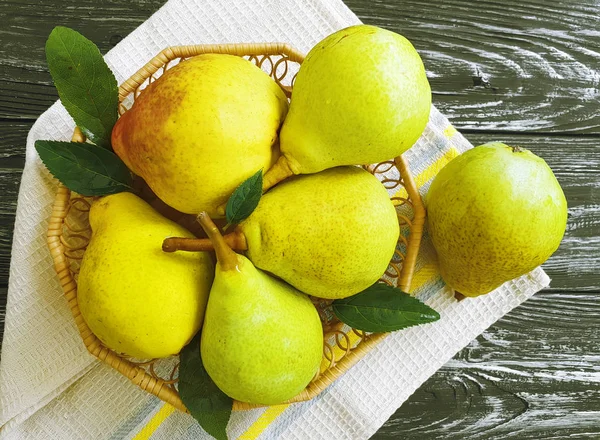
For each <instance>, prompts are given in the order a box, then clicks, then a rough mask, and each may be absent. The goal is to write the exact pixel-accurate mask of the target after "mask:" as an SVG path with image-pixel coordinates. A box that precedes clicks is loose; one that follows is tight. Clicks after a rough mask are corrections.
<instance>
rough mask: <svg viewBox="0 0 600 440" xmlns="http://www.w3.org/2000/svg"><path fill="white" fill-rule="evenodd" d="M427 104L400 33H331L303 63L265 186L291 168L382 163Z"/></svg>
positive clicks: (364, 28)
mask: <svg viewBox="0 0 600 440" xmlns="http://www.w3.org/2000/svg"><path fill="white" fill-rule="evenodd" d="M430 108H431V89H430V87H429V82H428V81H427V76H426V73H425V68H424V66H423V62H422V61H421V58H420V57H419V54H418V53H417V51H416V50H415V48H414V47H413V46H412V44H411V43H410V42H409V41H408V40H407V39H406V38H404V37H403V36H401V35H398V34H396V33H394V32H390V31H387V30H385V29H381V28H378V27H375V26H369V25H358V26H351V27H348V28H345V29H342V30H340V31H337V32H335V33H333V34H331V35H329V36H328V37H326V38H325V39H324V40H322V41H321V42H319V43H317V44H316V45H315V46H314V47H313V48H312V50H311V51H310V52H309V53H308V55H307V56H306V59H305V60H304V62H303V63H302V65H301V67H300V70H299V72H298V75H297V77H296V80H295V82H294V88H293V91H292V98H291V103H290V111H289V114H288V116H287V118H286V119H285V122H284V124H283V127H282V129H281V141H280V144H281V145H280V147H281V153H282V156H281V157H280V158H279V160H278V162H277V164H276V165H275V166H274V167H273V168H272V169H271V170H269V172H267V174H266V175H265V179H264V188H265V189H267V188H270V187H271V186H273V185H274V184H275V183H277V182H278V181H280V180H283V179H284V178H285V177H287V176H289V175H291V174H309V173H315V172H318V171H321V170H324V169H326V168H331V167H335V166H339V165H363V164H371V163H376V162H382V161H385V160H389V159H392V158H394V157H396V156H399V155H401V154H402V153H403V152H404V151H406V150H407V149H409V148H410V147H411V146H412V145H413V144H414V143H415V142H416V141H417V139H418V138H419V137H420V136H421V134H422V133H423V130H424V128H425V125H426V124H427V121H428V120H429V111H430Z"/></svg>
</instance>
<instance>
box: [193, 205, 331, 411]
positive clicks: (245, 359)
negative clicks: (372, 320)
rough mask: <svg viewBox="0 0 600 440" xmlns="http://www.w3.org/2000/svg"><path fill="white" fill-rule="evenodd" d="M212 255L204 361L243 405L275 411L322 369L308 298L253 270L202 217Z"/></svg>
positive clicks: (319, 331) (319, 333)
mask: <svg viewBox="0 0 600 440" xmlns="http://www.w3.org/2000/svg"><path fill="white" fill-rule="evenodd" d="M199 220H200V223H201V224H202V227H203V228H204V230H205V231H206V233H207V234H208V236H209V237H210V239H211V240H212V242H213V244H214V248H215V251H216V254H217V266H216V271H215V280H214V283H213V285H212V288H211V290H210V296H209V299H208V305H207V308H206V317H205V320H204V326H203V327H202V336H201V341H200V353H201V356H202V362H203V364H204V367H205V368H206V371H207V372H208V374H209V376H210V377H211V378H212V380H213V381H214V382H215V384H216V385H217V386H218V387H219V388H220V389H221V390H222V391H223V392H224V393H225V394H227V395H228V396H230V397H232V398H233V399H236V400H239V401H241V402H248V403H255V404H263V405H274V404H278V403H282V402H284V401H286V400H288V399H291V398H293V397H294V396H296V395H297V394H298V393H300V392H301V391H302V390H303V389H304V388H305V387H306V385H308V383H309V382H310V381H311V379H312V378H313V377H314V375H315V373H316V372H317V370H318V369H319V366H320V363H321V358H322V355H323V328H322V326H321V320H320V319H319V314H318V313H317V310H316V308H315V307H314V305H313V304H312V302H311V301H310V299H308V297H307V296H306V295H304V294H303V293H301V292H299V291H297V290H296V289H294V288H293V287H291V286H289V285H288V284H285V283H283V282H281V281H279V280H276V279H274V278H272V277H270V276H269V275H267V274H265V273H264V272H262V271H260V270H258V269H256V268H255V267H254V266H253V265H252V263H251V262H250V261H249V260H248V259H247V258H245V257H244V256H242V255H239V254H237V253H235V252H233V250H232V249H231V248H230V247H229V246H228V245H227V244H226V243H225V241H224V239H223V237H222V236H221V234H220V233H219V230H218V229H217V227H216V226H215V225H214V223H213V222H212V221H211V220H210V217H208V215H206V213H201V214H200V216H199Z"/></svg>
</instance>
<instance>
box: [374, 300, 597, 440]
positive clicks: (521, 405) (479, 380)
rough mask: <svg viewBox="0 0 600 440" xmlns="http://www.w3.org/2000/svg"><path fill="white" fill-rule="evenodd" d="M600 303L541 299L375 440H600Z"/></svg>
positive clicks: (444, 373)
mask: <svg viewBox="0 0 600 440" xmlns="http://www.w3.org/2000/svg"><path fill="white" fill-rule="evenodd" d="M598 316H600V297H599V296H598V294H597V293H589V292H588V293H573V292H560V291H558V292H544V293H538V294H536V295H535V296H534V297H533V298H531V299H530V300H528V301H527V302H526V303H524V304H523V305H521V306H520V307H518V308H517V309H515V310H513V311H512V312H511V313H510V314H508V315H507V316H505V317H504V318H503V319H501V320H500V321H498V322H497V323H496V324H495V325H494V326H493V327H491V328H490V329H489V330H488V331H486V332H485V333H483V334H482V335H481V336H479V337H478V338H477V339H476V340H475V341H473V342H472V343H471V344H469V346H468V347H466V348H465V349H464V350H462V351H461V352H460V353H459V354H458V355H456V356H455V358H454V359H453V360H452V361H450V362H449V363H448V364H446V365H445V366H444V367H443V368H442V369H441V370H439V371H438V372H437V373H436V374H435V375H434V376H432V377H431V378H430V379H429V380H428V381H427V382H425V384H423V386H421V388H420V389H419V390H418V391H417V392H416V393H415V394H413V395H412V396H411V397H410V399H409V400H408V401H407V402H406V403H405V404H404V405H402V407H401V408H400V409H398V411H396V413H395V414H394V415H393V416H392V417H391V418H390V420H389V421H388V422H387V423H386V424H385V425H384V426H383V427H382V428H381V429H380V430H379V432H378V433H377V434H376V435H375V436H374V437H373V439H375V440H384V439H397V438H402V439H407V440H408V439H415V440H421V439H448V440H463V439H464V440H467V439H482V440H483V439H485V440H503V439H564V438H586V439H593V438H600V423H598V421H599V420H600V370H599V369H598V360H599V359H600V347H599V346H598V343H597V341H598V340H599V338H600V327H599V326H598V325H597V323H598V321H597V319H598V318H597V317H598Z"/></svg>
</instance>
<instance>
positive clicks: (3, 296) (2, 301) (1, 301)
mask: <svg viewBox="0 0 600 440" xmlns="http://www.w3.org/2000/svg"><path fill="white" fill-rule="evenodd" d="M7 294H8V288H7V287H0V356H1V354H2V350H1V349H2V341H3V338H2V337H3V336H4V318H5V316H6V300H7ZM0 360H2V358H1V357H0Z"/></svg>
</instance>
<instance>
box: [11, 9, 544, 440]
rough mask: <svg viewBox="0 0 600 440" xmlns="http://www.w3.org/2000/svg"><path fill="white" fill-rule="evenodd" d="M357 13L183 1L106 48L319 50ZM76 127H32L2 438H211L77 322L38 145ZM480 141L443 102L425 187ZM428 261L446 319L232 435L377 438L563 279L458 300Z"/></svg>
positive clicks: (16, 247)
mask: <svg viewBox="0 0 600 440" xmlns="http://www.w3.org/2000/svg"><path fill="white" fill-rule="evenodd" d="M357 23H359V20H358V19H357V17H356V16H355V15H354V14H352V12H351V11H350V10H349V9H348V8H347V7H346V6H345V5H344V4H343V3H342V2H341V1H340V0H269V1H262V0H239V1H235V2H231V1H226V0H171V1H169V2H168V3H167V4H166V5H165V6H164V7H163V8H161V9H160V10H159V11H158V12H157V13H156V14H154V15H153V16H152V17H151V18H150V19H148V20H147V21H146V22H145V23H144V24H143V25H141V26H140V27H139V28H138V29H137V30H136V31H134V32H133V33H132V34H131V35H129V36H128V37H127V38H125V39H124V40H123V41H122V42H121V43H119V45H118V46H117V47H115V48H114V49H113V50H111V51H110V52H109V53H108V54H107V56H106V60H107V62H108V64H109V65H110V67H111V68H112V69H113V71H114V72H115V74H116V76H117V79H118V80H119V82H121V81H123V80H125V79H126V78H128V77H129V76H130V75H131V74H132V73H134V72H135V71H136V70H137V69H138V68H139V67H140V66H142V65H143V64H145V63H146V62H147V61H148V60H149V59H150V58H151V57H152V56H154V55H155V54H156V53H157V52H159V51H160V50H161V49H163V48H164V47H166V46H173V45H179V44H192V43H195V44H199V43H227V42H232V43H233V42H276V41H283V42H288V43H291V44H292V45H294V46H295V47H297V48H298V49H300V50H301V51H303V52H305V53H306V52H307V51H308V50H309V49H310V48H311V47H312V46H313V45H314V44H315V43H316V42H318V41H319V40H320V39H322V38H323V37H325V36H326V35H328V34H330V33H331V32H334V31H336V30H338V29H341V28H343V27H346V26H348V25H352V24H357ZM57 24H59V23H57ZM81 31H82V32H83V33H84V34H85V29H81ZM73 128H74V125H73V121H72V120H71V118H70V117H69V116H68V114H67V113H66V111H65V110H64V108H63V107H62V105H60V103H57V104H55V105H53V106H52V107H51V108H50V109H49V110H48V111H47V112H45V113H44V114H43V115H42V116H41V117H40V118H39V120H38V121H37V122H36V123H35V125H34V126H33V128H32V130H31V132H30V133H29V137H28V139H27V152H26V164H25V169H24V172H23V177H22V182H21V188H20V192H19V199H18V207H17V218H16V224H15V234H14V237H15V238H14V243H13V250H12V262H11V271H10V281H9V291H8V304H7V311H6V327H5V336H4V341H3V346H2V358H1V359H2V360H1V363H0V438H4V439H19V440H22V439H38V440H39V439H69V440H73V439H85V440H89V439H120V438H132V437H134V436H135V438H137V439H146V438H153V439H192V438H204V437H206V436H207V434H206V433H204V432H203V431H202V429H201V428H200V427H199V426H198V425H197V424H196V423H195V422H194V420H193V419H192V418H191V417H190V416H188V415H186V414H183V413H179V412H176V411H175V412H174V411H173V409H172V407H170V406H168V405H164V404H162V402H160V401H159V400H158V399H156V398H155V397H153V396H151V395H148V394H146V393H144V392H142V391H141V390H139V389H138V388H137V387H136V386H134V385H132V384H131V383H130V382H128V381H127V380H126V379H124V378H123V377H122V376H121V375H120V374H119V373H117V372H116V371H114V370H112V369H111V368H110V367H108V366H106V365H104V364H101V363H99V362H98V361H96V360H95V359H94V358H93V357H92V356H91V355H89V354H88V353H87V351H86V349H85V348H84V345H83V343H82V342H81V340H80V337H79V334H78V333H77V330H76V327H75V324H74V322H73V319H72V317H71V314H70V312H69V309H68V307H67V303H66V301H65V300H64V298H63V296H62V291H61V288H60V285H59V283H58V280H57V277H56V275H55V272H54V269H53V263H52V259H51V257H50V254H49V251H48V249H47V247H46V237H45V235H46V228H47V225H48V217H49V215H50V212H51V206H52V203H53V200H54V195H55V191H56V181H55V180H54V179H53V178H52V177H51V176H50V175H49V173H48V172H47V171H46V169H45V168H44V166H43V165H42V164H41V162H40V160H39V158H38V156H37V153H36V152H35V149H34V141H35V140H37V139H57V140H69V139H70V136H71V134H72V132H73ZM470 147H471V146H470V145H469V143H468V142H467V141H466V140H465V139H464V138H463V137H462V136H461V135H460V134H459V133H457V132H456V130H454V129H453V127H452V126H451V125H450V124H449V122H448V120H447V119H446V118H444V117H443V116H442V115H441V114H440V113H439V112H437V111H436V110H435V109H433V111H432V117H431V120H430V123H429V125H428V128H427V130H426V132H425V134H424V135H423V137H422V138H421V140H420V141H419V143H418V144H417V145H416V146H415V147H413V148H412V149H411V150H410V151H409V152H408V153H407V155H406V157H407V158H408V160H409V163H410V166H411V169H412V170H413V173H414V174H415V175H416V176H417V182H418V184H419V185H421V191H422V193H425V192H426V190H427V187H428V184H429V182H430V181H431V178H432V177H433V176H434V175H435V173H436V172H437V171H439V169H440V168H441V166H443V164H444V163H446V162H447V161H448V160H451V159H452V157H454V156H455V155H456V154H458V153H460V152H462V151H464V150H465V149H467V148H470ZM417 269H418V272H417V274H416V277H415V279H416V281H417V282H416V292H417V294H419V297H420V298H422V299H423V300H425V301H426V302H427V303H428V304H430V305H432V306H434V307H435V308H436V309H437V310H438V311H439V312H440V313H441V316H442V319H441V320H440V321H438V322H436V323H434V324H431V325H426V326H420V327H414V328H410V329H407V330H405V331H402V332H397V333H394V334H393V335H391V336H389V337H388V338H386V339H385V340H384V341H383V342H382V343H381V344H380V345H379V346H377V347H376V348H375V349H374V350H373V351H372V352H370V353H369V354H368V355H367V356H366V357H365V358H364V359H363V360H362V361H361V362H360V363H358V364H357V365H356V366H355V367H353V368H352V369H351V370H350V371H349V372H348V373H347V374H346V375H344V376H343V377H341V378H340V379H339V380H337V381H336V382H335V383H334V384H333V385H332V386H330V387H329V388H328V389H327V390H326V391H325V392H323V393H322V394H321V395H320V396H318V397H317V398H315V399H313V400H312V401H310V402H306V403H300V404H294V405H290V406H286V405H281V406H277V407H271V408H266V409H257V410H252V411H246V412H236V413H235V414H234V415H233V416H232V419H231V421H230V423H229V427H228V432H229V435H230V436H231V438H237V437H243V438H255V437H257V436H260V438H294V439H319V438H324V439H330V438H335V439H346V438H347V439H361V438H368V437H369V436H371V435H372V434H373V433H374V432H375V431H376V430H377V429H378V428H379V427H380V426H381V424H383V423H384V422H385V421H386V419H387V418H388V417H389V416H390V415H391V414H392V413H393V412H394V411H395V410H396V408H398V407H399V406H400V405H401V404H402V402H404V401H405V400H406V399H407V398H408V397H409V396H410V394H412V393H413V392H414V391H415V390H416V389H417V388H418V387H419V385H420V384H421V383H423V382H424V381H425V380H426V379H427V378H428V377H429V376H431V375H432V374H433V373H434V372H435V371H436V370H437V369H438V368H440V367H441V366H442V365H443V364H444V363H445V362H446V361H448V360H449V359H450V358H452V356H453V355H454V354H455V353H456V352H457V351H459V350H460V349H461V348H462V347H464V346H465V345H467V344H468V343H469V341H471V340H472V339H473V338H475V337H476V336H477V335H478V334H480V333H481V332H482V331H484V330H485V329H486V328H487V327H488V326H490V325H491V324H492V323H494V322H495V321H496V320H497V319H498V318H500V317H501V316H502V315H504V314H505V313H507V312H508V311H509V310H511V309H512V308H513V307H515V306H517V305H518V304H520V303H521V302H522V301H524V300H526V299H527V298H528V297H529V296H531V295H533V294H534V293H535V292H536V291H538V290H540V289H542V288H543V287H545V286H547V285H548V283H549V279H548V277H547V276H546V275H545V274H544V272H543V271H542V270H541V269H537V270H535V271H533V272H532V273H531V274H529V275H526V276H524V277H522V278H520V279H518V280H515V281H513V282H510V283H507V284H506V285H504V286H502V287H501V288H500V289H498V290H497V291H495V292H493V293H492V294H490V295H487V296H484V297H481V298H477V299H468V300H465V301H462V302H460V303H459V302H456V301H455V300H454V298H453V297H452V296H451V295H450V293H449V291H448V290H447V289H445V288H444V285H443V283H442V282H441V280H440V279H439V276H438V275H437V273H436V271H435V261H434V259H433V251H432V249H431V244H430V243H429V241H428V239H427V237H425V239H424V243H423V247H422V252H421V255H420V257H419V264H418V267H417Z"/></svg>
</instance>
